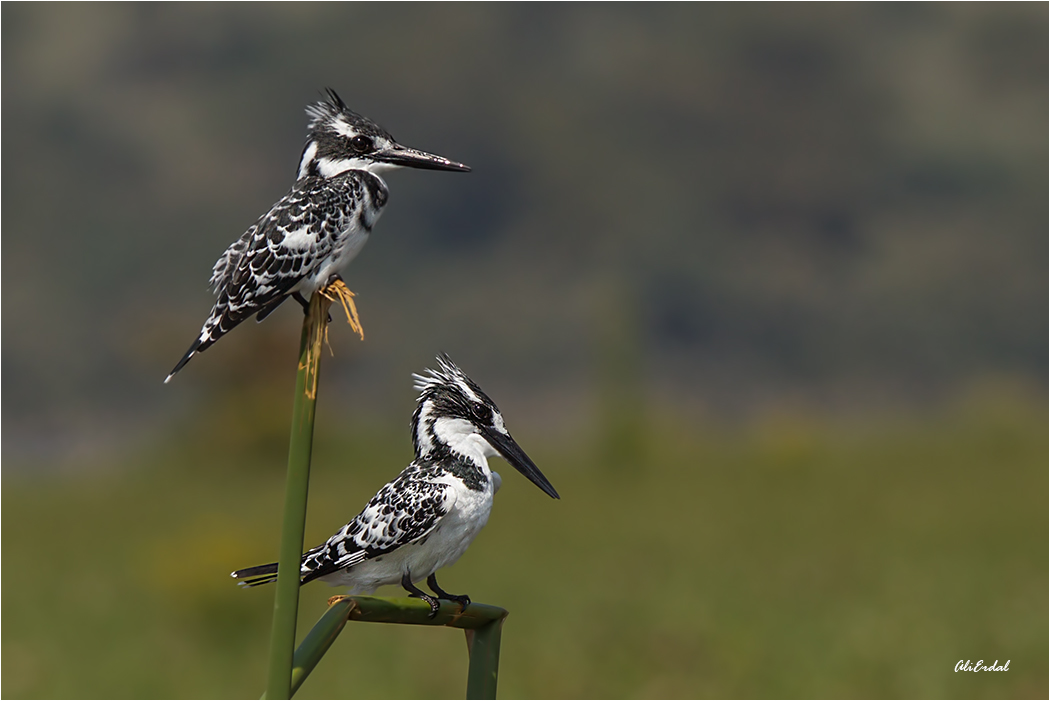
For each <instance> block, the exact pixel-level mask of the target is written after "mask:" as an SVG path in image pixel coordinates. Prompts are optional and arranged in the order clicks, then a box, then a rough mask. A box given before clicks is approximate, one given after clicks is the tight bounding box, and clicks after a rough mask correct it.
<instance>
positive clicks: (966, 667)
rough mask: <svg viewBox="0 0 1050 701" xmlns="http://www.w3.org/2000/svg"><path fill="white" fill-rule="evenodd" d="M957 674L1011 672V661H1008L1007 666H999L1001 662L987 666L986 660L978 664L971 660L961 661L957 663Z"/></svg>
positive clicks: (978, 661)
mask: <svg viewBox="0 0 1050 701" xmlns="http://www.w3.org/2000/svg"><path fill="white" fill-rule="evenodd" d="M955 671H956V672H1009V671H1010V660H1007V661H1006V664H999V660H996V661H995V662H993V663H991V664H989V665H986V664H985V663H984V660H977V661H976V662H970V661H969V660H965V661H964V660H959V661H958V662H956V663H955Z"/></svg>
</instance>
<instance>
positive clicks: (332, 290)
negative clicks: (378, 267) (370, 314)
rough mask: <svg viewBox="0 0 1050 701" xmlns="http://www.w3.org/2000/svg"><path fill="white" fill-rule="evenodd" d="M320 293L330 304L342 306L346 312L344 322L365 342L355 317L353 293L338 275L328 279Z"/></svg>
mask: <svg viewBox="0 0 1050 701" xmlns="http://www.w3.org/2000/svg"><path fill="white" fill-rule="evenodd" d="M320 292H321V294H322V295H324V296H325V298H326V299H329V300H331V301H332V302H336V301H338V302H339V303H340V304H342V305H343V311H344V312H346V320H347V322H349V324H350V328H351V329H353V330H354V331H355V332H356V333H357V335H358V336H360V337H361V340H362V341H363V340H365V330H364V328H363V327H362V326H361V319H360V318H359V317H358V316H357V305H356V304H354V293H353V292H351V291H350V288H349V287H347V286H346V283H345V282H343V278H341V277H339V276H338V275H333V276H332V277H330V278H328V284H327V285H325V286H324V287H322V288H321V290H320Z"/></svg>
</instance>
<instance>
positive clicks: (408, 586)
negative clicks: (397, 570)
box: [401, 573, 441, 618]
mask: <svg viewBox="0 0 1050 701" xmlns="http://www.w3.org/2000/svg"><path fill="white" fill-rule="evenodd" d="M401 586H402V587H403V588H404V589H405V591H407V592H408V595H409V596H410V597H412V598H413V599H422V600H423V601H425V602H427V605H429V606H430V614H429V615H428V616H427V618H433V617H434V616H436V615H437V613H438V609H439V608H441V604H439V603H438V600H437V599H435V598H434V597H432V596H431V595H430V594H427V593H426V592H425V591H423V590H422V589H420V588H419V587H417V586H416V585H415V584H413V583H412V578H411V577H409V576H408V574H407V573H406V574H405V575H403V576H402V577H401ZM438 596H440V594H439V595H438Z"/></svg>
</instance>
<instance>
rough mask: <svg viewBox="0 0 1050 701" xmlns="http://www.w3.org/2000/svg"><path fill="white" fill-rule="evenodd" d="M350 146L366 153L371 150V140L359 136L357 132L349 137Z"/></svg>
mask: <svg viewBox="0 0 1050 701" xmlns="http://www.w3.org/2000/svg"><path fill="white" fill-rule="evenodd" d="M350 146H352V147H353V149H354V150H355V151H357V152H358V153H368V152H369V151H371V150H372V140H371V139H370V138H368V137H367V136H361V135H360V134H358V135H357V136H355V137H354V138H352V139H350Z"/></svg>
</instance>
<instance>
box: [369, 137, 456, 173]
mask: <svg viewBox="0 0 1050 701" xmlns="http://www.w3.org/2000/svg"><path fill="white" fill-rule="evenodd" d="M372 158H374V159H376V160H377V161H382V162H383V163H389V164H390V165H394V166H404V167H406V168H422V169H424V170H452V171H457V172H460V173H469V172H470V166H465V165H463V164H462V163H456V162H455V161H450V160H449V159H447V158H445V157H444V156H437V155H435V154H433V153H427V152H426V151H419V150H417V149H414V148H408V147H406V146H401V145H400V144H395V145H393V146H391V147H390V148H385V149H382V150H381V151H376V152H374V153H373V154H372Z"/></svg>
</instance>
